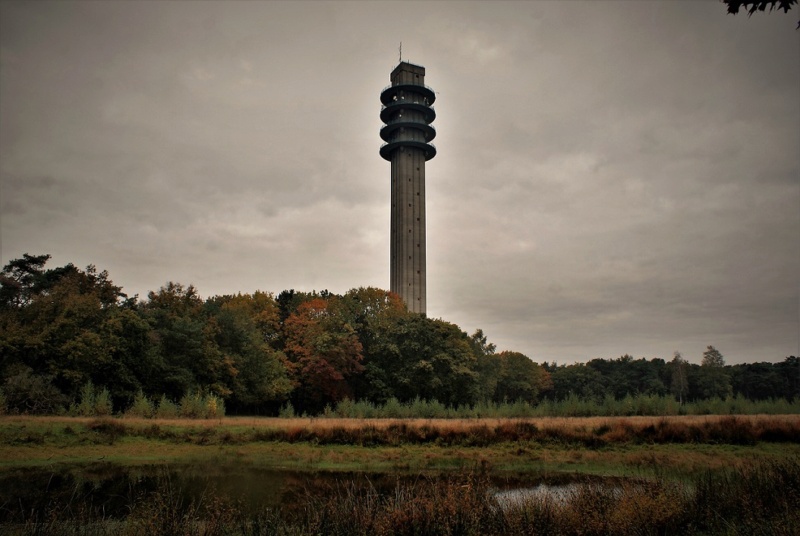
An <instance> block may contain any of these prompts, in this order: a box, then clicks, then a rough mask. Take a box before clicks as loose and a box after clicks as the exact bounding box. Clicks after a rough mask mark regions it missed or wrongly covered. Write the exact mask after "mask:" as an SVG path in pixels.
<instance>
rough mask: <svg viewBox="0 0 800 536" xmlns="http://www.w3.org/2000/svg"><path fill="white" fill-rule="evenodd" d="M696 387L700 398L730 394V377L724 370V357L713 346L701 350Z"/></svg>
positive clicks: (720, 396)
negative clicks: (701, 357)
mask: <svg viewBox="0 0 800 536" xmlns="http://www.w3.org/2000/svg"><path fill="white" fill-rule="evenodd" d="M697 389H698V392H699V394H700V396H701V397H702V398H715V397H716V398H727V397H729V396H731V393H732V388H731V381H730V377H729V376H728V372H727V371H726V370H725V359H724V358H723V357H722V354H721V353H720V352H719V350H717V349H716V348H714V347H713V346H708V347H707V348H706V351H705V352H703V359H702V361H701V363H700V371H699V373H698V377H697Z"/></svg>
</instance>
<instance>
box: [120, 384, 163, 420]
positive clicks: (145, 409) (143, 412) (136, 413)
mask: <svg viewBox="0 0 800 536" xmlns="http://www.w3.org/2000/svg"><path fill="white" fill-rule="evenodd" d="M155 412H156V408H155V405H154V404H153V401H152V400H150V399H149V398H147V396H145V394H144V392H143V391H142V390H141V389H139V392H138V393H136V396H135V397H134V398H133V404H132V405H131V407H129V408H128V410H127V411H126V412H125V416H126V417H140V418H143V419H149V418H150V417H152V416H153V415H155Z"/></svg>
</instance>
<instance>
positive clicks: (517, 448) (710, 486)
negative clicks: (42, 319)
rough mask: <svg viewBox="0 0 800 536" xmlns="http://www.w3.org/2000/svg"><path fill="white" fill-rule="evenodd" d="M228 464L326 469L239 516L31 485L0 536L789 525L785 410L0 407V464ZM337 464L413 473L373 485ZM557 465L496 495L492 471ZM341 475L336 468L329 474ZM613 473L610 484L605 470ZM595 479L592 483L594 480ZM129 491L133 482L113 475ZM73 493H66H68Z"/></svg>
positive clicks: (792, 515) (226, 507)
mask: <svg viewBox="0 0 800 536" xmlns="http://www.w3.org/2000/svg"><path fill="white" fill-rule="evenodd" d="M98 464H99V465H102V466H115V467H125V468H131V467H136V466H152V465H161V466H164V467H173V468H174V467H193V468H195V469H197V470H199V471H202V470H203V468H205V467H217V468H222V470H223V471H224V468H225V467H233V466H236V467H237V468H238V469H239V470H243V469H242V468H245V469H244V470H246V468H253V469H275V470H289V471H297V472H301V473H307V474H314V473H319V472H325V473H332V474H341V475H343V477H342V481H341V482H340V483H339V484H337V485H336V486H334V487H333V488H332V489H330V490H328V492H326V493H324V494H319V493H315V492H312V490H309V492H308V494H307V495H306V496H304V497H299V498H296V499H295V500H294V501H293V503H292V505H291V506H287V507H282V508H265V509H264V510H262V511H258V512H253V511H250V510H245V509H242V508H241V505H239V504H238V503H236V501H235V500H233V499H231V498H230V497H226V496H225V495H224V494H221V495H220V494H215V493H214V492H213V490H209V492H208V494H205V495H204V499H203V500H195V499H191V500H189V499H187V498H185V497H183V496H182V495H181V494H180V490H176V489H175V487H176V485H175V484H174V483H173V482H171V481H170V479H168V478H167V479H164V481H163V482H160V483H159V484H158V486H157V487H156V488H155V489H148V490H147V491H146V492H144V491H143V492H141V493H138V492H137V493H130V497H129V498H127V499H126V500H128V501H129V507H128V508H127V509H126V511H127V512H129V513H128V514H126V515H125V516H124V517H117V516H114V515H111V514H108V513H106V510H103V509H101V508H100V506H99V505H97V504H92V503H88V504H87V503H81V504H76V503H74V499H64V498H63V497H62V498H58V497H51V496H48V495H47V490H43V492H42V498H41V500H37V501H35V504H30V505H28V504H26V506H25V508H24V509H23V508H21V507H18V506H17V505H14V504H10V502H9V504H0V532H3V533H10V534H89V535H91V534H108V533H116V534H192V535H193V534H632V533H636V534H673V533H681V534H787V535H788V534H797V533H798V532H800V515H799V514H798V513H797V512H800V415H736V416H731V415H725V416H718V415H704V416H701V415H692V416H664V417H645V416H631V417H584V418H581V417H574V418H565V417H540V418H521V419H502V418H489V419H353V418H334V417H331V418H246V417H224V418H218V419H213V420H198V419H141V418H119V417H106V418H79V417H26V416H5V417H0V476H2V475H3V474H11V473H14V474H20V475H25V474H26V471H34V470H36V471H51V470H52V471H53V472H54V473H55V471H56V470H57V469H58V468H59V467H62V468H63V467H90V466H94V467H96V466H98ZM352 474H384V475H406V476H409V475H411V476H413V475H417V477H416V478H412V479H411V480H408V479H406V480H403V481H401V480H399V479H398V481H397V484H396V486H395V487H394V488H393V489H392V490H390V492H385V491H379V490H376V489H372V488H370V486H366V487H364V486H356V485H354V484H353V479H352ZM543 474H544V475H571V476H570V479H571V480H570V481H574V482H577V483H579V484H580V485H578V486H577V487H573V488H570V489H569V491H568V492H566V494H565V495H563V496H551V495H544V496H525V497H523V498H522V499H520V500H518V501H515V502H512V503H508V504H506V503H502V501H501V499H499V498H498V496H497V495H496V494H495V490H494V488H493V486H494V484H493V482H495V481H496V479H497V478H498V477H501V478H508V479H511V478H519V479H523V480H524V478H525V477H526V475H529V476H533V475H543ZM344 475H348V476H344ZM592 476H594V478H604V479H607V478H614V479H615V480H613V481H612V482H613V485H609V484H608V481H607V480H602V481H598V480H594V479H592ZM602 482H605V483H602ZM129 486H131V487H130V489H134V487H133V486H134V484H129ZM71 501H73V502H71Z"/></svg>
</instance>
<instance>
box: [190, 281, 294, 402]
mask: <svg viewBox="0 0 800 536" xmlns="http://www.w3.org/2000/svg"><path fill="white" fill-rule="evenodd" d="M205 307H206V310H207V313H208V314H209V315H210V316H211V321H213V323H214V325H215V328H216V329H215V330H214V331H213V333H214V341H215V342H216V344H217V346H218V347H219V350H220V352H221V353H222V356H223V357H222V359H223V361H224V362H225V363H227V364H228V365H229V367H230V370H231V371H232V374H231V376H232V378H231V382H230V389H231V394H230V398H229V402H228V407H229V408H231V409H233V410H234V411H239V412H241V411H248V412H253V411H256V412H263V411H265V410H269V409H270V408H277V407H279V406H280V404H281V403H282V402H284V401H285V400H286V398H287V396H288V395H289V393H290V392H291V390H292V383H291V381H290V380H289V377H288V373H287V370H286V359H285V357H284V356H283V354H282V353H281V352H279V351H277V350H275V349H273V348H272V347H271V346H270V345H269V342H271V341H272V340H274V339H275V338H276V337H277V336H278V334H277V332H278V329H279V326H278V312H277V304H276V303H275V301H274V300H273V299H272V296H271V295H269V294H266V293H263V292H256V293H255V294H253V295H249V294H244V295H243V294H238V295H236V296H222V297H215V298H212V299H209V300H208V301H207V302H206V304H205Z"/></svg>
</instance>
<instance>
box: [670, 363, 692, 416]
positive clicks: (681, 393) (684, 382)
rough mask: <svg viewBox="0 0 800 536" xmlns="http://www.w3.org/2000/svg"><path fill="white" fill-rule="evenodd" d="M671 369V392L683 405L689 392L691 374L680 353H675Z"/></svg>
mask: <svg viewBox="0 0 800 536" xmlns="http://www.w3.org/2000/svg"><path fill="white" fill-rule="evenodd" d="M670 368H671V369H672V382H671V384H670V391H671V392H672V394H673V395H675V397H676V398H677V399H678V402H679V403H680V404H681V405H683V400H684V398H685V397H686V394H687V393H688V391H689V373H688V370H687V363H686V360H685V359H683V356H682V355H681V353H680V352H677V351H676V352H675V356H674V357H673V358H672V361H671V362H670Z"/></svg>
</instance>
